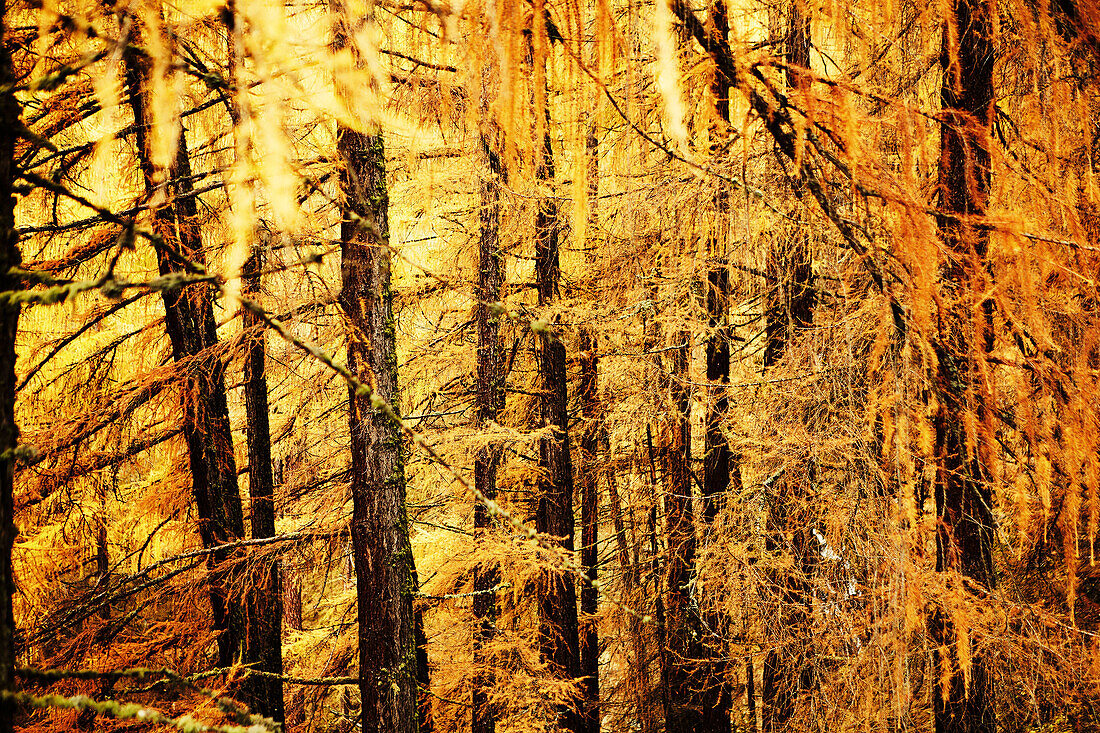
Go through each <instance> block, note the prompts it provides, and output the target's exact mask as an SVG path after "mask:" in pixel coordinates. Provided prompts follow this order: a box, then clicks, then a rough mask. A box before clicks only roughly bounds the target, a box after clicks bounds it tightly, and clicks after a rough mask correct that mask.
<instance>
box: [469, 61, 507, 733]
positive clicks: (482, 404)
mask: <svg viewBox="0 0 1100 733" xmlns="http://www.w3.org/2000/svg"><path fill="white" fill-rule="evenodd" d="M484 83H486V81H485V80H483V84H484ZM486 93H487V90H484V89H483V96H484V95H485V94H486ZM482 114H484V115H488V114H489V109H488V101H487V100H486V99H483V103H482ZM482 124H483V125H485V128H486V129H485V131H483V132H482V135H481V140H480V144H481V154H482V158H483V161H484V166H483V178H482V180H481V183H480V191H479V194H480V199H481V235H480V238H479V241H478V282H477V307H476V319H477V423H478V426H479V427H481V428H483V429H484V428H485V427H487V426H488V425H489V424H490V423H493V422H495V421H496V419H497V416H498V414H499V412H500V410H501V409H503V407H504V399H505V393H504V378H505V372H504V370H505V363H504V348H503V345H502V344H501V341H500V315H499V314H498V312H497V311H496V310H495V309H494V306H495V305H496V304H498V303H499V302H500V299H501V287H502V286H503V285H504V254H503V252H502V251H501V249H500V185H501V179H502V177H503V176H504V169H503V166H502V164H501V159H500V154H499V153H500V150H499V146H498V144H497V143H498V139H497V136H499V134H500V131H499V130H497V129H496V127H495V125H492V124H491V123H490V122H489V121H488V120H483V123H482ZM499 463H500V452H499V448H498V447H497V446H494V445H485V446H483V447H481V448H480V449H479V450H478V452H477V456H476V457H475V458H474V488H476V489H477V490H478V491H479V492H480V493H481V494H482V495H483V496H485V497H486V498H488V499H496V495H497V468H498V466H499ZM489 527H490V517H489V510H488V507H487V506H486V505H485V504H484V503H483V502H481V501H480V500H479V501H476V503H475V504H474V531H475V533H477V534H478V535H479V536H484V535H485V533H486V531H487V530H488V529H489ZM499 583H500V572H499V570H498V569H497V567H496V566H495V565H494V564H492V563H489V564H487V565H486V566H484V567H479V568H478V570H477V577H476V579H475V581H474V591H475V592H476V593H477V595H475V596H474V601H473V611H474V618H475V619H477V629H476V631H475V635H474V665H475V667H477V668H479V671H478V672H477V676H476V677H475V679H474V684H473V693H472V694H473V699H472V710H471V715H472V722H471V726H472V727H471V733H493V731H495V730H496V719H495V716H494V715H493V711H492V709H491V707H490V705H489V692H490V690H491V689H492V687H493V684H494V682H495V680H494V678H493V676H492V675H491V674H488V673H487V672H486V671H484V670H483V667H484V665H485V664H486V660H485V656H484V653H483V651H482V650H483V649H484V647H485V645H486V644H488V643H489V642H490V641H491V640H492V638H493V636H494V634H495V626H496V613H497V605H496V595H495V593H494V592H493V591H492V588H494V587H496V586H497V585H498V584H499Z"/></svg>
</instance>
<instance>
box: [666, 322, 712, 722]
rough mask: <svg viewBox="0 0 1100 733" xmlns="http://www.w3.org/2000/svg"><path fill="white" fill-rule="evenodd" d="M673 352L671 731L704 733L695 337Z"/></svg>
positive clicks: (679, 338) (680, 338)
mask: <svg viewBox="0 0 1100 733" xmlns="http://www.w3.org/2000/svg"><path fill="white" fill-rule="evenodd" d="M673 338H674V339H675V342H676V345H675V348H674V349H673V350H672V351H671V352H670V353H671V364H670V366H671V372H672V382H671V390H672V399H673V402H674V404H675V409H674V410H673V411H672V412H673V415H674V417H673V419H672V420H673V422H672V424H671V425H670V426H669V432H670V433H671V435H670V438H671V439H670V440H669V441H668V443H667V445H666V449H665V454H666V458H665V460H666V469H665V473H666V476H667V480H666V491H667V494H666V497H665V522H666V529H665V531H666V537H667V539H668V561H667V563H666V565H665V588H664V592H665V596H666V599H667V600H666V603H665V618H666V628H665V647H666V650H665V664H664V667H665V670H664V673H663V677H664V682H665V730H666V731H701V730H704V729H705V726H706V725H707V716H708V714H709V711H707V710H706V709H705V707H706V706H707V705H708V704H709V702H710V701H709V700H708V699H707V698H706V696H705V694H704V690H705V689H706V687H707V680H706V679H705V676H706V671H707V670H706V665H705V664H701V663H700V660H701V659H702V657H703V648H702V645H701V644H700V635H699V632H700V628H699V611H698V606H697V605H696V602H695V598H694V597H693V591H692V587H693V582H692V581H693V575H694V570H695V554H696V549H697V548H696V539H695V520H694V516H693V512H692V489H691V418H690V416H691V389H690V387H689V386H688V379H689V367H690V359H691V335H690V334H689V333H688V332H687V331H679V332H677V333H676V334H675V336H674V337H673Z"/></svg>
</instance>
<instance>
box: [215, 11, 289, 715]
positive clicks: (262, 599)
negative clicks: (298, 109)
mask: <svg viewBox="0 0 1100 733" xmlns="http://www.w3.org/2000/svg"><path fill="white" fill-rule="evenodd" d="M225 19H226V30H227V33H228V36H229V38H228V41H229V43H228V50H229V69H230V77H231V85H232V89H231V94H230V104H229V109H230V115H231V116H232V118H233V127H234V130H233V134H234V138H235V141H236V148H237V155H238V156H240V157H241V158H245V157H247V155H248V151H249V144H248V140H246V139H245V138H244V136H245V133H244V131H243V129H242V122H244V121H246V120H247V117H248V115H249V114H250V110H249V107H248V105H247V103H246V101H245V98H244V96H243V95H245V94H246V93H247V89H246V87H245V83H244V81H243V79H242V74H241V67H242V64H243V63H244V43H243V38H242V29H241V27H240V18H239V17H238V16H237V12H236V3H235V2H234V1H233V0H230V1H229V3H228V4H227V6H226V10H225ZM251 245H252V253H251V256H250V257H249V258H248V260H246V261H245V263H244V267H243V269H242V272H241V279H242V280H243V281H244V293H245V295H246V296H248V297H253V298H254V297H255V296H257V295H258V294H259V292H260V284H261V282H260V281H261V273H262V271H263V265H264V250H263V243H262V242H261V241H260V240H259V239H258V238H257V237H256V236H255V235H253V236H252V243H251ZM241 319H242V321H243V327H244V331H245V333H246V334H248V335H249V339H248V342H247V345H246V347H245V356H244V400H245V435H246V439H247V443H248V491H249V495H250V496H251V499H252V503H251V512H252V516H251V524H252V537H253V538H254V539H257V538H261V537H274V536H275V479H274V475H273V473H272V464H271V424H270V419H269V414H268V401H267V372H266V366H267V365H266V362H267V348H266V338H267V329H266V327H265V325H264V323H263V320H262V319H261V318H260V315H259V314H258V313H255V312H253V311H252V310H251V309H249V308H242V309H241ZM255 572H256V577H255V578H253V580H252V583H253V589H252V591H251V596H252V597H251V601H252V603H251V604H250V608H249V619H250V621H251V623H250V624H249V627H248V634H249V640H248V647H249V649H251V650H252V653H253V656H254V657H255V658H256V659H257V660H258V661H259V665H258V669H260V670H261V671H264V672H270V673H272V674H278V675H281V674H282V673H283V624H282V619H283V591H282V578H281V577H280V573H279V564H278V563H277V562H272V563H271V565H270V566H268V567H266V568H265V567H263V565H260V567H259V568H258V570H257V571H255ZM251 682H252V685H253V688H254V691H255V694H256V695H257V697H256V699H255V700H254V701H253V703H254V707H255V712H258V713H260V714H262V715H264V716H267V717H269V718H272V719H273V720H276V721H279V722H282V721H283V720H284V719H285V717H286V715H285V711H284V708H283V683H282V680H279V679H276V678H272V677H257V678H255V679H253V680H251Z"/></svg>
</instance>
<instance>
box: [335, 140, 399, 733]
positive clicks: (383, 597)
mask: <svg viewBox="0 0 1100 733" xmlns="http://www.w3.org/2000/svg"><path fill="white" fill-rule="evenodd" d="M336 140H337V142H336V147H337V151H338V153H339V156H340V160H341V161H342V163H343V165H344V169H343V171H342V173H341V188H342V190H343V195H344V199H345V205H346V207H347V209H348V211H349V214H347V215H345V217H344V223H343V226H342V227H341V231H340V252H341V271H342V275H343V278H342V279H343V289H342V290H341V292H340V306H341V307H342V308H343V311H344V314H345V317H346V318H347V330H348V334H347V338H348V369H349V370H350V371H351V373H352V374H354V375H355V376H356V378H357V379H358V380H359V381H360V382H361V383H362V384H364V385H371V386H372V388H373V389H372V392H371V393H369V394H363V393H361V392H362V390H357V389H356V388H354V387H349V389H348V402H349V419H348V427H349V430H350V433H351V495H352V521H351V540H352V552H353V556H354V562H355V578H356V599H357V601H358V618H359V694H360V697H361V699H362V713H361V724H362V730H363V731H369V732H371V733H375V732H377V733H383V732H384V733H414V732H415V731H417V730H419V724H418V701H417V683H418V664H417V652H416V629H415V619H414V613H413V594H414V593H415V592H416V570H415V568H414V566H413V557H412V548H411V546H410V544H409V526H408V516H407V511H406V507H405V469H404V463H403V461H402V455H401V451H402V444H403V441H402V435H401V430H400V426H398V425H397V424H396V423H395V422H394V421H393V420H391V419H390V417H389V416H388V415H387V414H386V413H385V412H384V411H383V410H381V409H376V408H375V407H373V406H372V398H375V397H377V398H380V399H382V400H385V401H386V402H388V403H389V404H390V405H392V406H393V409H395V410H396V409H397V344H396V338H395V336H396V334H395V328H394V317H393V292H392V290H391V288H390V250H389V192H388V189H387V187H386V158H385V148H384V143H383V139H382V135H381V133H376V134H372V135H365V134H363V133H361V132H356V131H354V130H351V129H349V128H346V127H343V126H341V127H339V128H338V130H337V134H336Z"/></svg>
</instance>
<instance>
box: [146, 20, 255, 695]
mask: <svg viewBox="0 0 1100 733" xmlns="http://www.w3.org/2000/svg"><path fill="white" fill-rule="evenodd" d="M134 27H135V28H142V26H141V23H140V21H139V20H138V19H137V18H134ZM143 32H144V33H153V32H160V31H159V30H155V29H147V28H145V29H143ZM140 35H141V34H140V33H139V39H140ZM124 59H125V65H126V85H127V88H128V92H129V98H130V105H131V108H132V109H133V113H134V119H135V121H136V123H137V132H136V137H137V154H138V162H139V165H140V167H141V171H142V175H143V178H144V181H145V193H146V197H147V199H150V200H152V199H155V198H156V197H157V196H158V195H160V192H161V191H162V189H167V191H166V193H167V194H168V203H167V204H165V205H162V206H160V207H158V208H157V209H156V211H155V219H154V226H155V228H156V232H157V234H158V235H160V237H161V238H162V239H163V241H164V244H163V245H160V246H157V247H156V255H157V263H158V266H159V270H160V273H161V274H162V275H166V274H169V273H177V272H190V271H193V270H194V269H195V268H196V267H204V266H205V260H206V257H205V253H204V251H203V245H202V240H201V238H200V234H199V231H200V227H199V223H198V202H197V200H196V198H195V197H194V196H191V195H189V194H191V191H192V186H191V165H190V160H189V158H188V152H187V140H186V130H184V129H183V127H182V125H181V126H180V129H179V139H178V143H177V146H178V147H177V152H176V159H175V162H174V166H173V168H171V169H170V170H166V171H161V170H157V169H156V168H155V166H154V164H153V152H152V150H153V136H154V135H156V134H167V133H166V131H163V130H161V131H156V130H154V129H153V116H152V112H151V110H150V109H149V96H148V89H149V85H150V77H151V74H152V63H151V60H150V59H149V58H148V57H146V56H144V55H143V53H142V52H141V51H140V50H139V49H138V48H137V47H134V46H131V47H130V48H128V49H127V51H126V53H125V54H124ZM162 293H163V301H164V311H165V317H164V323H165V330H166V331H167V332H168V337H169V340H170V341H171V343H172V357H173V359H174V360H175V361H176V362H177V363H178V364H180V365H181V368H182V375H181V397H180V398H181V401H182V408H183V433H184V437H185V439H186V441H187V450H188V456H189V459H190V468H191V481H192V494H193V497H194V500H195V506H196V509H197V512H198V516H199V534H200V536H201V538H202V543H203V547H214V546H217V545H221V544H224V543H227V542H232V541H234V540H239V539H243V538H244V537H245V532H244V517H243V512H242V508H241V495H240V489H239V487H238V485H237V467H236V460H235V458H234V452H233V434H232V431H231V429H230V424H229V408H228V405H227V402H226V391H225V366H226V365H225V363H224V362H223V361H222V360H221V359H220V358H219V357H218V356H217V355H215V353H214V352H215V351H216V347H217V345H218V338H217V333H216V324H215V321H214V308H213V300H214V292H213V290H212V286H211V285H210V284H208V283H196V284H192V285H188V286H186V287H182V288H179V289H173V290H164V291H162ZM239 555H240V553H239V552H235V551H231V550H219V551H217V552H215V553H213V554H212V555H211V556H210V566H211V568H215V569H216V568H219V567H221V568H223V569H221V570H216V571H215V572H213V573H212V575H211V578H210V602H211V606H212V607H213V612H214V628H215V629H217V630H218V631H220V632H221V633H220V634H219V636H218V666H221V667H227V666H230V665H233V664H235V663H237V662H243V663H245V664H251V663H254V662H259V661H260V658H259V657H258V656H257V655H256V654H255V651H254V650H253V649H252V648H251V646H250V642H251V639H250V637H249V632H248V607H249V604H250V602H251V600H250V599H251V596H252V592H253V591H251V590H250V591H249V592H248V593H247V594H246V595H247V596H248V597H245V598H242V597H240V595H238V594H237V593H235V592H231V591H230V590H229V588H231V587H234V586H238V583H239V581H240V578H239V575H240V573H241V572H242V570H241V565H240V564H239V562H238V560H239ZM230 560H232V561H233V563H234V567H232V568H231V569H229V570H225V569H224V564H225V563H226V562H227V561H230ZM264 689H265V684H264V683H262V682H261V681H260V678H258V677H255V676H252V677H247V678H245V680H244V681H243V682H242V683H241V685H240V687H239V688H238V690H237V694H239V695H240V696H241V697H242V698H243V699H244V701H245V702H246V703H247V704H249V705H250V706H256V705H257V703H259V701H260V700H262V699H263V695H264ZM261 706H262V704H261Z"/></svg>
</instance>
